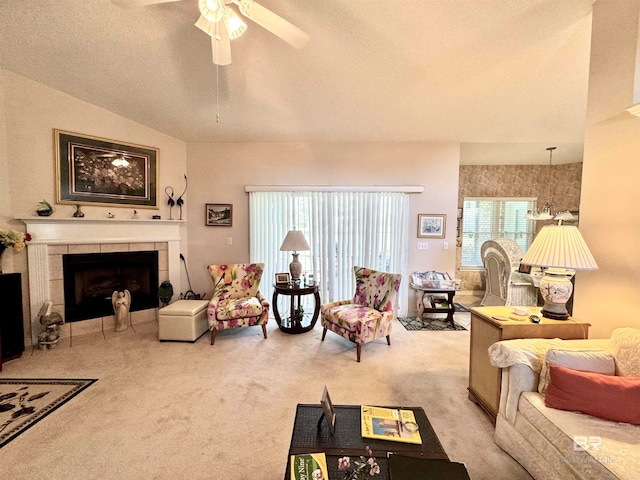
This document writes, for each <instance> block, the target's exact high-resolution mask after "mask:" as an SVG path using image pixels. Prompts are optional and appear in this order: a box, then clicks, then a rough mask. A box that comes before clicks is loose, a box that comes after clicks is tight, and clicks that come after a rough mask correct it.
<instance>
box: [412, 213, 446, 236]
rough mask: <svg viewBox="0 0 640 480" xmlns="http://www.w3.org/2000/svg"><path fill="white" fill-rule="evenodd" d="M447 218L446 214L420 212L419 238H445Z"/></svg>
mask: <svg viewBox="0 0 640 480" xmlns="http://www.w3.org/2000/svg"><path fill="white" fill-rule="evenodd" d="M446 220H447V216H446V215H444V214H431V213H420V214H418V238H444V232H445V228H446Z"/></svg>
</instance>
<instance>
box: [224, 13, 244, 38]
mask: <svg viewBox="0 0 640 480" xmlns="http://www.w3.org/2000/svg"><path fill="white" fill-rule="evenodd" d="M222 21H223V22H224V25H225V26H226V27H227V32H229V38H230V39H231V40H235V39H236V38H238V37H239V36H240V35H242V34H243V33H244V31H245V30H246V29H247V24H246V23H244V22H243V21H242V19H241V18H240V17H239V16H238V14H237V13H236V12H234V11H233V10H232V9H231V8H230V7H224V14H223V15H222Z"/></svg>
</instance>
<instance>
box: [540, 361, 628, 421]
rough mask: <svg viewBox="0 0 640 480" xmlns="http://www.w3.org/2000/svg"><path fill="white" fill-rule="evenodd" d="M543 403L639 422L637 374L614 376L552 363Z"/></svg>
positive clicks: (609, 418) (563, 408) (562, 408)
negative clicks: (635, 375) (634, 375)
mask: <svg viewBox="0 0 640 480" xmlns="http://www.w3.org/2000/svg"><path fill="white" fill-rule="evenodd" d="M549 375H550V377H551V381H550V382H549V388H548V389H547V394H546V396H545V398H544V404H545V405H546V406H547V407H550V408H557V409H558V410H569V411H574V412H582V413H586V414H588V415H593V416H594V417H598V418H604V419H606V420H613V421H614V422H625V423H632V424H634V425H640V377H616V376H612V375H602V374H599V373H591V372H580V371H578V370H571V369H569V368H564V367H559V366H557V365H551V366H550V367H549Z"/></svg>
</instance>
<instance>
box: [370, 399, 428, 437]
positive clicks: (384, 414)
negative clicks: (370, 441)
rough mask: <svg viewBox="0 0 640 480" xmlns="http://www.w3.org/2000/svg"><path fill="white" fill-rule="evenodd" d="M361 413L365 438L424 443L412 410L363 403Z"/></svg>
mask: <svg viewBox="0 0 640 480" xmlns="http://www.w3.org/2000/svg"><path fill="white" fill-rule="evenodd" d="M360 415H361V421H362V436H363V437H364V438H376V439H379V440H391V441H392V442H404V443H416V444H418V445H421V444H422V438H421V437H420V432H419V431H418V424H417V423H416V418H415V415H414V414H413V412H412V411H411V410H401V409H397V408H385V407H372V406H369V405H362V406H361V407H360Z"/></svg>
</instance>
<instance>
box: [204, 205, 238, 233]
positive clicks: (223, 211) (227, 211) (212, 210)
mask: <svg viewBox="0 0 640 480" xmlns="http://www.w3.org/2000/svg"><path fill="white" fill-rule="evenodd" d="M204 213H205V215H204V223H205V225H206V226H208V227H230V226H231V225H232V224H233V205H231V204H230V203H207V204H206V207H205V211H204Z"/></svg>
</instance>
